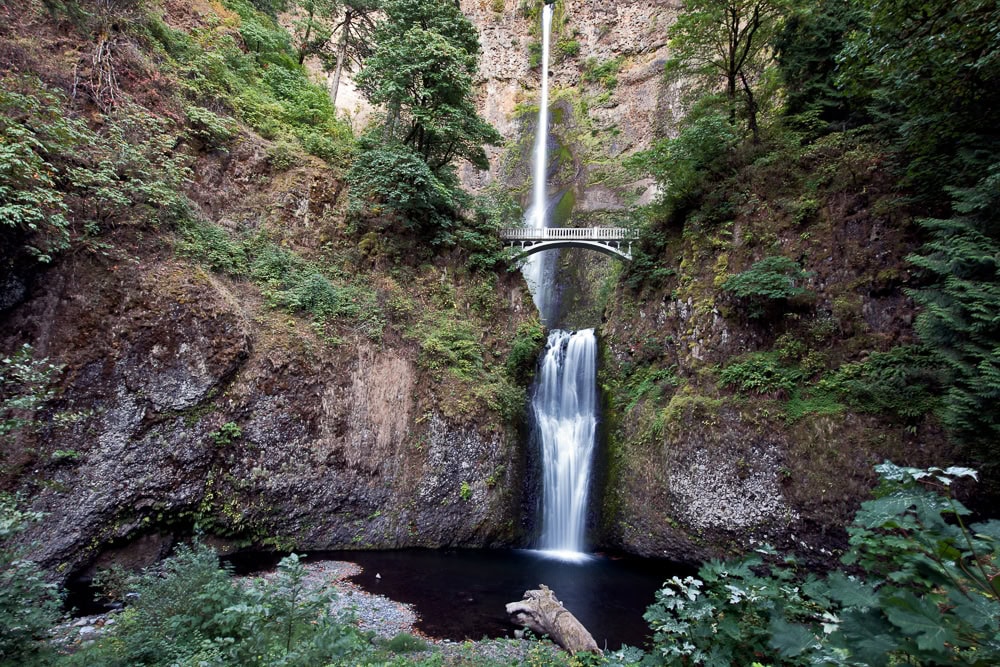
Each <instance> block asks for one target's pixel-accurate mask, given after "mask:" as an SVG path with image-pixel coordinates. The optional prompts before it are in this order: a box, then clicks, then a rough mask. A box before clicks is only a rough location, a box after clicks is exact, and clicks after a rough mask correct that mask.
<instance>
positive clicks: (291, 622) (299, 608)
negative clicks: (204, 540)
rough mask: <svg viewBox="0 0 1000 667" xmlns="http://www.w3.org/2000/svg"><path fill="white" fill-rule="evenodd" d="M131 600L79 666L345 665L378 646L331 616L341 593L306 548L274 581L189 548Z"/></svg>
mask: <svg viewBox="0 0 1000 667" xmlns="http://www.w3.org/2000/svg"><path fill="white" fill-rule="evenodd" d="M127 588H128V589H130V590H131V593H132V594H131V595H129V596H128V597H129V599H130V600H131V602H130V604H129V605H128V607H127V608H126V610H125V611H124V612H123V613H122V614H121V615H119V617H118V619H117V620H118V622H117V623H116V624H115V625H114V626H113V628H112V629H111V630H110V631H109V632H107V634H105V635H104V636H103V637H102V638H101V639H100V640H98V642H97V643H96V644H95V645H94V646H92V647H89V648H86V649H83V650H82V651H81V652H80V653H78V654H77V655H76V656H73V661H74V662H76V663H77V664H81V665H84V664H101V665H107V666H108V667H116V666H118V665H122V666H123V667H124V666H125V665H164V666H166V665H176V664H184V665H199V664H212V665H251V666H260V667H265V666H267V667H270V666H272V665H283V666H286V667H293V666H295V667H309V666H312V665H318V664H345V663H346V662H349V661H350V660H351V659H353V658H354V657H355V656H358V657H360V656H361V655H363V654H364V652H365V651H367V649H368V640H367V637H365V636H364V635H362V634H361V632H360V631H359V630H357V629H356V628H355V627H354V626H353V625H351V624H350V623H349V620H350V619H349V618H346V617H339V616H335V615H331V613H330V612H329V606H330V603H331V601H332V599H331V594H330V593H329V592H327V591H325V590H322V589H320V590H315V589H312V588H311V587H310V586H308V585H307V583H306V572H305V568H304V567H303V565H302V563H301V561H300V560H299V558H298V556H296V555H294V554H293V555H291V556H288V557H286V558H284V559H282V561H281V563H279V565H278V572H277V573H276V574H275V575H274V576H273V577H272V578H270V579H267V580H264V579H258V580H255V581H254V582H252V583H250V584H249V585H244V586H239V585H236V583H235V582H234V581H233V580H232V578H231V577H230V574H229V573H228V572H227V571H226V570H224V569H222V568H220V567H219V561H218V556H216V554H215V553H214V552H213V551H212V550H211V549H210V548H208V547H206V546H204V545H202V544H200V543H197V542H196V543H195V545H194V546H193V547H186V546H181V547H179V548H178V550H177V552H176V553H175V555H174V556H172V557H171V558H169V559H168V560H166V561H164V562H163V563H161V564H160V565H159V566H157V568H155V569H154V570H152V571H149V572H146V573H143V574H141V575H137V576H134V577H132V578H131V579H130V580H129V581H128V583H127Z"/></svg>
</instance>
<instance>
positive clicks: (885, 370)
mask: <svg viewBox="0 0 1000 667" xmlns="http://www.w3.org/2000/svg"><path fill="white" fill-rule="evenodd" d="M947 379H948V378H947V374H946V373H945V369H944V368H943V367H942V365H941V362H940V360H939V359H938V357H937V355H935V354H934V353H933V352H931V350H929V349H928V348H926V347H923V346H917V345H901V346H899V347H894V348H893V349H891V350H889V351H888V352H873V353H872V354H871V355H869V356H868V358H867V359H866V360H865V361H863V362H855V363H851V364H844V365H843V366H841V367H840V368H838V369H837V370H836V371H835V372H833V373H830V374H829V375H827V376H826V377H824V378H823V379H822V380H820V382H819V384H818V387H817V393H820V394H822V393H824V392H829V393H831V394H833V395H835V396H837V397H838V398H839V399H840V400H842V401H843V402H845V403H846V404H847V405H849V406H851V408H853V409H855V410H858V411H860V412H872V413H887V414H895V415H897V416H899V417H902V418H909V419H914V418H919V417H923V416H924V415H925V414H927V413H929V412H935V411H936V410H937V409H938V408H939V407H940V404H941V395H942V392H943V387H944V385H945V384H946V381H947Z"/></svg>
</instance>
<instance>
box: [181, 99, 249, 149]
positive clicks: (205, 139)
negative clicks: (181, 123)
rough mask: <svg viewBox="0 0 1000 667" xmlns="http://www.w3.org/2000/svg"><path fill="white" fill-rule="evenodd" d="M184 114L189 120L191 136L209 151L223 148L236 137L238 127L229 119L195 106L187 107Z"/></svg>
mask: <svg viewBox="0 0 1000 667" xmlns="http://www.w3.org/2000/svg"><path fill="white" fill-rule="evenodd" d="M184 113H185V115H186V116H187V118H188V125H189V127H190V130H189V132H190V133H191V135H192V136H194V137H195V138H197V139H198V140H199V141H201V143H202V145H203V146H204V147H205V148H207V149H209V150H213V149H216V148H222V147H223V146H224V145H225V144H227V143H229V142H230V141H231V140H232V139H233V137H234V136H236V127H235V125H234V123H233V121H232V120H231V119H229V118H223V117H222V116H220V115H218V114H216V113H213V112H211V111H209V110H208V109H206V108H204V107H200V106H196V105H194V104H191V105H188V106H187V107H185V109H184Z"/></svg>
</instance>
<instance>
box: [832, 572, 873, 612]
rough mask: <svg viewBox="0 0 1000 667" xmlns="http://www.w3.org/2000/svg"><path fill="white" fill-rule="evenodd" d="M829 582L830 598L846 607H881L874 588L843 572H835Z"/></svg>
mask: <svg viewBox="0 0 1000 667" xmlns="http://www.w3.org/2000/svg"><path fill="white" fill-rule="evenodd" d="M827 582H828V583H829V585H830V597H832V598H833V599H835V600H837V601H838V602H840V603H841V604H842V605H843V606H845V607H859V608H861V609H870V608H876V607H878V606H879V596H878V593H876V592H875V587H874V586H871V585H869V584H866V583H864V582H863V581H859V580H857V579H854V578H850V577H848V576H847V575H845V574H844V573H843V572H834V573H833V574H831V575H830V576H829V578H828V579H827Z"/></svg>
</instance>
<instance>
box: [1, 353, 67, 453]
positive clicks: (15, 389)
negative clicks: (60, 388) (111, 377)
mask: <svg viewBox="0 0 1000 667" xmlns="http://www.w3.org/2000/svg"><path fill="white" fill-rule="evenodd" d="M62 369H63V367H62V366H60V365H56V364H52V363H49V360H48V358H47V357H46V358H44V359H35V358H34V349H33V348H32V347H31V345H28V344H27V343H25V344H24V345H22V346H21V347H20V348H18V350H17V351H16V352H14V354H13V355H11V356H9V357H4V358H3V359H0V397H2V398H0V442H3V440H4V439H5V438H6V437H7V436H9V435H10V434H11V433H15V432H17V431H19V430H21V429H23V428H24V427H26V426H28V425H30V424H31V423H32V421H33V420H34V415H35V413H36V412H38V411H39V410H40V409H42V408H43V407H44V406H45V404H46V403H47V402H48V401H49V400H50V399H51V398H52V397H53V396H55V388H54V386H53V385H54V384H55V381H56V379H57V378H58V377H59V374H60V373H61V372H62Z"/></svg>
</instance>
